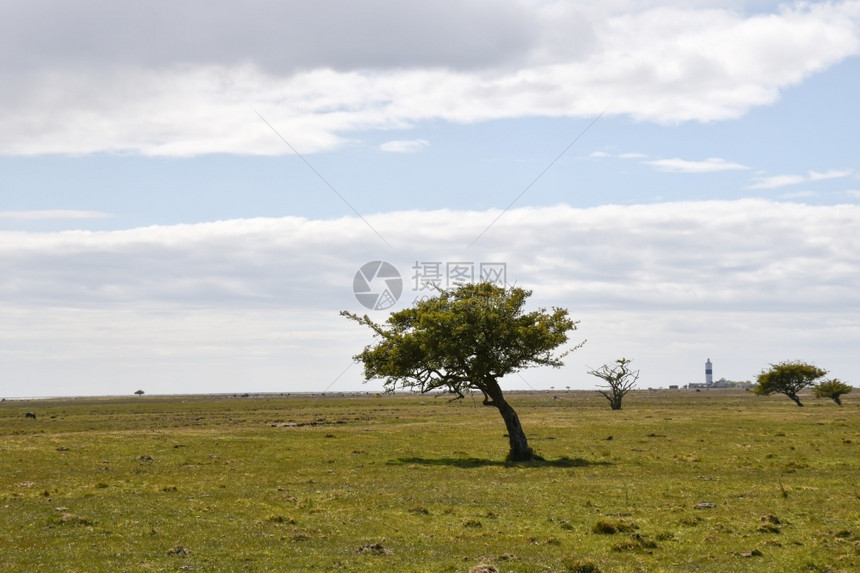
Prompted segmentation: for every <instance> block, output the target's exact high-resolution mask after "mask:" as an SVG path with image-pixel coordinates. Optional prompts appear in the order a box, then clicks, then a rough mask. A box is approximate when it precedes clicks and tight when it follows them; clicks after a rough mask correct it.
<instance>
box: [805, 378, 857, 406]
mask: <svg viewBox="0 0 860 573" xmlns="http://www.w3.org/2000/svg"><path fill="white" fill-rule="evenodd" d="M853 389H854V388H852V387H851V386H849V385H848V384H845V383H844V382H841V381H839V380H837V379H836V378H832V379H830V380H825V381H823V382H821V383H819V384H818V385H817V386H816V387H815V388H814V389H813V390H812V393H813V394H814V395H815V397H816V398H830V399H831V400H833V401H834V402H836V403H837V404H839V405H840V406H841V405H842V399H841V398H839V397H840V396H842V395H844V394H848V393H849V392H851V390H853Z"/></svg>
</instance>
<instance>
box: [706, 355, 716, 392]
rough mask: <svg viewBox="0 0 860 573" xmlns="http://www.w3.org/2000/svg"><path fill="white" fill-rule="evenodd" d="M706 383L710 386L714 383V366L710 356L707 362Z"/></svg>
mask: <svg viewBox="0 0 860 573" xmlns="http://www.w3.org/2000/svg"><path fill="white" fill-rule="evenodd" d="M705 384H706V385H708V386H713V384H714V368H713V365H712V364H711V359H710V358H708V361H707V362H705Z"/></svg>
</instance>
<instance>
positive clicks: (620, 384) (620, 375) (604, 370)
mask: <svg viewBox="0 0 860 573" xmlns="http://www.w3.org/2000/svg"><path fill="white" fill-rule="evenodd" d="M631 362H632V360H630V359H628V358H619V359H618V360H616V361H615V364H614V365H610V364H604V365H603V366H601V367H600V368H597V369H592V370H589V371H588V373H589V374H591V375H592V376H596V377H598V378H600V379H601V380H603V381H605V382H606V385H605V386H603V388H605V389H604V390H598V392H599V393H600V394H602V395H603V397H604V398H606V399H607V400H609V407H610V408H612V409H613V410H620V409H621V400H623V399H624V396H626V395H627V393H628V392H630V390H632V389H633V386H635V385H636V381H637V380H638V379H639V371H638V370H631V369H630V363H631Z"/></svg>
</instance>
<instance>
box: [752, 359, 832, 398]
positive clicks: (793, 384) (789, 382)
mask: <svg viewBox="0 0 860 573" xmlns="http://www.w3.org/2000/svg"><path fill="white" fill-rule="evenodd" d="M825 374H827V370H823V369H821V368H818V367H817V366H813V365H812V364H807V363H806V362H801V361H799V360H787V361H785V362H780V363H779V364H771V365H770V369H768V370H762V372H761V374H759V375H758V378H757V379H756V385H755V388H753V391H754V392H755V393H756V394H758V395H759V396H769V395H770V394H785V395H786V396H788V397H789V398H791V399H792V400H794V403H795V404H797V405H798V406H803V402H801V401H800V398H798V396H797V394H798V392H800V391H801V390H803V389H804V388H806V387H808V386H812V385H813V384H814V383H815V381H816V380H818V379H819V378H821V377H822V376H824V375H825Z"/></svg>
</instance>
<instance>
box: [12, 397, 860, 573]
mask: <svg viewBox="0 0 860 573" xmlns="http://www.w3.org/2000/svg"><path fill="white" fill-rule="evenodd" d="M858 398H860V396H856V395H853V394H852V395H848V396H846V397H845V400H844V402H845V405H844V406H843V407H841V408H840V407H838V406H836V405H835V404H833V402H831V401H829V400H826V401H825V400H815V399H813V398H811V397H808V398H806V403H807V406H806V407H805V408H798V407H797V406H795V405H794V404H793V403H791V402H790V401H789V400H788V399H787V398H785V397H784V396H774V397H757V396H753V395H752V394H750V393H747V392H743V391H716V390H710V391H702V392H690V391H659V392H647V391H639V392H634V393H631V394H630V395H628V396H627V398H625V402H624V410H621V411H615V412H613V411H610V410H609V408H608V403H607V402H606V400H604V399H603V398H602V397H600V396H597V395H596V394H595V393H594V392H556V393H510V394H509V400H510V402H511V403H512V404H513V405H514V407H515V408H516V409H517V411H518V413H519V415H520V418H521V420H522V423H523V426H524V428H525V430H526V432H527V434H528V436H529V439H530V442H531V445H532V446H533V447H534V448H535V449H536V450H537V451H538V452H539V453H540V454H541V455H542V456H543V457H544V458H545V460H546V461H544V462H534V463H529V464H520V465H510V466H509V465H505V464H504V462H503V460H504V458H505V455H506V453H507V440H506V438H505V437H504V435H503V434H504V424H503V422H502V419H501V417H500V416H499V415H498V413H497V411H496V410H495V409H490V408H485V407H482V406H481V405H480V404H479V402H477V401H472V400H470V399H467V400H465V401H461V402H449V401H448V400H447V398H443V397H432V396H416V395H406V396H402V395H397V396H382V397H380V396H373V395H370V396H345V397H337V396H331V395H330V396H326V397H321V396H251V397H247V398H241V397H232V396H230V397H226V396H218V397H202V396H186V397H155V396H143V397H141V398H138V397H129V398H103V399H96V398H91V399H85V398H80V399H64V400H34V401H14V400H8V401H5V402H2V403H0V436H2V438H0V440H2V441H0V516H2V519H0V546H2V551H0V570H2V571H81V572H90V571H218V572H222V571H463V572H465V571H469V570H470V568H473V567H475V566H477V565H479V564H487V565H491V566H493V567H495V568H496V569H497V570H498V571H501V572H513V571H522V572H525V571H529V572H531V571H603V572H614V571H648V572H652V571H761V572H773V571H820V572H824V571H833V572H836V571H856V570H858V568H860V455H858V454H859V453H860V415H858V414H860V399H858ZM27 411H33V412H35V413H36V414H37V419H35V420H33V419H29V418H25V417H24V413H25V412H27ZM485 570H490V569H485Z"/></svg>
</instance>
